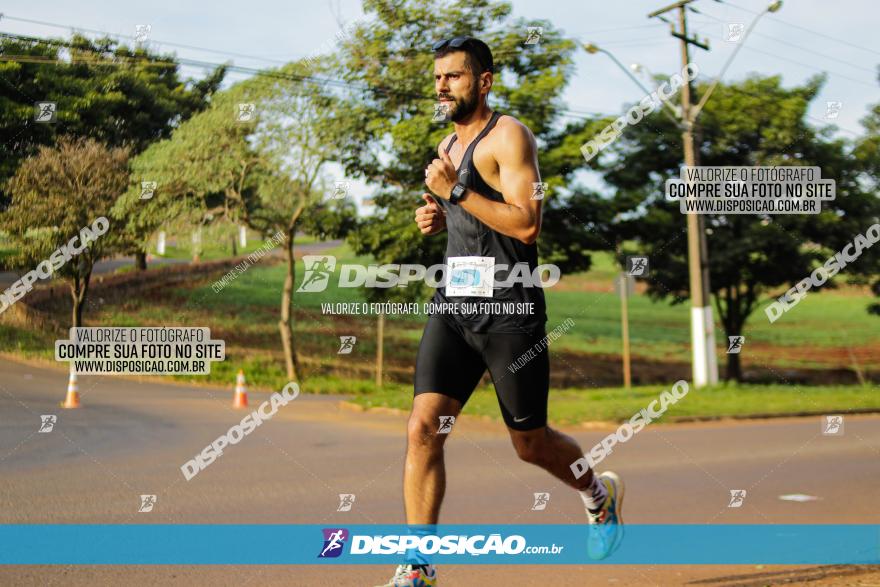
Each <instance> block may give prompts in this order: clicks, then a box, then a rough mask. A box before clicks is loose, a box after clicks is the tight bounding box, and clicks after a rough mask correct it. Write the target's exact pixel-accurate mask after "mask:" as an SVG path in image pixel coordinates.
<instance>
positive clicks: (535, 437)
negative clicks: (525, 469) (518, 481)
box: [513, 430, 547, 465]
mask: <svg viewBox="0 0 880 587" xmlns="http://www.w3.org/2000/svg"><path fill="white" fill-rule="evenodd" d="M513 447H514V448H515V449H516V454H517V456H518V457H519V458H520V459H522V460H523V461H525V462H527V463H531V464H533V465H542V464H543V463H544V462H546V460H547V442H546V438H545V434H544V432H543V430H542V432H540V433H535V434H516V435H514V436H513Z"/></svg>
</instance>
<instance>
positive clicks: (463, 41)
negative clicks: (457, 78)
mask: <svg viewBox="0 0 880 587" xmlns="http://www.w3.org/2000/svg"><path fill="white" fill-rule="evenodd" d="M434 46H435V47H439V48H437V49H434V59H439V58H440V57H445V56H446V55H449V54H450V53H455V52H456V51H463V52H464V53H466V54H467V62H468V66H469V67H470V68H471V71H472V72H474V73H475V74H476V75H480V74H481V73H483V72H484V71H489V72H492V73H494V72H495V63H494V61H493V60H492V51H491V50H490V49H489V46H488V45H487V44H486V43H484V42H483V41H481V40H480V39H476V38H474V37H455V38H454V39H448V40H446V41H439V42H437V43H434Z"/></svg>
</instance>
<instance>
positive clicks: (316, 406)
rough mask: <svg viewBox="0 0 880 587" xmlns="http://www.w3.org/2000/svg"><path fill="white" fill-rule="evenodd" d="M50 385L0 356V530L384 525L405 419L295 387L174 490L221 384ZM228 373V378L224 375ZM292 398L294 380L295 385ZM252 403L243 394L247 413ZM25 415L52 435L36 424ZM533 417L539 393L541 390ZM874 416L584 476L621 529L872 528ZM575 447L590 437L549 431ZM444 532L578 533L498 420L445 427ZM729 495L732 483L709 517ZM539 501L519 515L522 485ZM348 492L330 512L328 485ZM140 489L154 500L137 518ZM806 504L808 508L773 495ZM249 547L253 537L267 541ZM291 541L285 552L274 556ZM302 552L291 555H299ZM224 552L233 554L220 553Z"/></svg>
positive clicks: (708, 577)
mask: <svg viewBox="0 0 880 587" xmlns="http://www.w3.org/2000/svg"><path fill="white" fill-rule="evenodd" d="M66 381H67V376H66V372H65V371H64V370H62V369H47V368H45V367H42V366H34V365H29V364H24V363H18V362H12V361H8V360H0V523H109V524H126V523H181V524H183V523H200V524H204V523H255V524H262V523H266V524H268V523H272V524H306V523H307V524H319V523H320V524H324V523H326V524H334V525H335V524H358V523H399V522H401V521H403V511H402V505H401V469H402V463H403V452H404V442H405V439H404V430H405V416H404V415H401V414H395V413H375V412H369V413H364V412H359V411H355V410H351V409H347V408H344V407H341V406H340V403H339V399H340V398H337V397H327V396H323V397H322V396H309V395H306V394H301V395H300V397H299V398H298V399H296V400H295V401H294V402H293V403H291V404H289V405H288V406H286V407H284V408H281V409H280V411H279V412H278V414H277V415H276V416H275V417H274V418H273V419H272V420H271V421H269V422H266V423H265V424H264V425H262V426H261V427H259V428H258V429H257V430H256V431H254V432H253V433H252V434H251V435H250V436H248V437H246V438H245V439H244V440H242V441H241V442H240V443H239V444H238V445H236V446H234V447H232V448H230V449H228V450H227V451H226V452H225V453H224V455H223V456H222V457H221V458H219V459H218V460H217V461H216V462H215V463H213V464H212V465H211V466H210V467H208V468H207V469H206V470H204V471H202V472H201V473H200V474H199V475H198V476H197V477H195V478H194V479H193V480H191V481H189V482H187V481H185V480H184V478H183V476H182V475H181V472H180V466H181V464H183V463H184V462H185V461H187V460H188V459H190V458H192V456H193V455H194V454H196V453H197V452H198V451H199V450H201V448H202V447H204V446H205V445H206V444H208V443H209V442H211V441H212V440H213V439H215V438H217V437H218V436H219V435H220V434H223V433H224V432H225V431H226V430H227V429H228V428H229V426H231V425H232V424H233V423H236V422H238V421H239V420H240V419H241V417H242V416H243V413H242V412H241V411H236V410H233V409H232V408H231V402H232V388H231V385H230V388H228V389H219V388H215V387H189V386H180V385H172V384H167V383H165V382H163V381H162V380H159V379H153V380H132V379H121V378H111V377H95V376H91V377H89V376H81V377H80V393H81V401H82V404H83V408H81V409H79V410H62V409H60V408H59V407H58V402H59V401H61V400H62V399H63V398H64V395H65V390H66ZM231 383H232V382H230V384H231ZM304 388H305V389H306V390H307V389H308V384H307V383H306V384H305V385H304ZM265 397H266V395H264V394H261V393H254V392H252V393H251V404H253V405H255V404H257V403H258V402H260V401H262V399H263V398H265ZM41 414H57V415H58V422H57V423H56V425H55V429H54V430H53V431H52V432H51V433H48V434H40V433H37V430H38V428H39V425H40V415H41ZM551 417H552V396H551ZM878 424H880V416H847V417H846V420H845V428H844V434H843V435H842V436H823V435H822V434H821V433H820V422H819V419H818V418H808V419H777V420H767V421H754V422H736V423H732V422H723V423H712V424H706V423H702V424H685V425H674V426H667V425H655V426H649V427H648V428H646V429H645V430H644V431H642V432H641V433H640V434H639V435H637V436H636V437H635V438H633V439H632V440H631V441H630V442H628V443H627V444H626V445H623V446H620V447H619V448H618V449H617V450H615V452H614V453H613V454H612V455H611V456H610V457H609V458H608V459H607V460H606V461H605V462H604V463H603V464H602V466H601V467H600V469H604V468H610V469H614V470H615V471H617V472H618V473H619V474H620V475H621V476H622V477H623V478H624V480H625V481H626V483H627V498H626V508H625V519H626V521H627V522H629V523H645V524H649V523H685V524H706V523H760V524H779V523H875V524H876V523H880V510H878V507H877V500H878V496H880V425H878ZM567 431H568V432H570V433H572V434H573V435H574V436H575V437H576V438H577V439H578V440H579V442H581V444H582V446H584V447H589V446H592V445H593V444H595V443H596V442H597V441H598V440H599V439H600V438H601V437H602V436H604V435H605V434H607V430H603V429H599V428H596V429H590V428H574V429H568V430H567ZM446 462H447V465H448V488H447V496H446V501H445V504H444V509H443V512H442V516H441V521H443V522H445V523H520V522H521V523H529V524H534V523H548V524H554V523H563V524H564V523H574V522H576V523H583V521H584V520H583V517H582V516H583V513H582V511H583V510H582V505H581V503H580V500H579V498H578V497H577V495H576V494H575V493H574V492H573V491H571V490H569V489H567V488H565V487H564V486H562V485H560V484H559V483H557V482H555V481H554V480H553V479H552V478H551V477H549V476H548V475H547V474H546V473H544V472H543V471H541V470H540V469H537V468H535V467H532V466H530V465H527V464H524V463H521V462H519V461H518V460H517V458H516V455H515V454H514V452H513V449H512V447H511V446H510V442H509V440H508V438H507V436H506V433H505V431H504V429H503V426H500V425H498V424H495V423H491V422H486V421H484V420H481V419H476V418H468V417H467V416H464V417H462V418H460V419H459V420H458V421H457V422H456V424H455V430H454V432H453V434H452V436H451V438H450V440H449V442H448V443H447V453H446ZM731 489H746V490H747V497H746V499H745V501H744V503H743V506H742V507H740V508H728V507H727V505H728V502H729V495H730V490H731ZM537 491H549V492H550V494H551V499H550V505H549V506H548V508H547V509H546V510H544V511H531V509H530V508H531V505H532V503H533V501H532V494H533V493H534V492H537ZM340 493H354V494H356V496H357V498H356V502H355V505H354V507H353V509H352V511H350V512H337V511H336V508H337V505H338V494H340ZM141 494H156V495H157V504H156V506H155V508H154V509H153V511H152V512H150V513H138V512H137V509H138V506H139V503H140V499H139V496H140V495H141ZM784 494H806V495H810V496H815V497H817V498H818V499H817V500H815V501H809V502H792V501H782V500H780V499H779V496H780V495H784ZM267 546H268V545H267ZM288 546H291V545H288ZM313 546H314V545H311V544H310V545H307V546H306V548H313ZM229 548H230V549H234V548H235V545H230V546H229ZM392 571H393V568H391V567H384V566H383V567H376V566H334V567H332V568H329V569H328V568H327V567H325V566H322V567H318V566H314V567H313V566H174V567H171V566H149V567H145V566H91V567H73V566H12V567H5V568H0V584H2V585H62V584H63V585H118V584H123V583H125V584H129V585H187V586H192V585H237V586H240V585H309V586H317V585H328V586H330V585H332V586H349V585H351V586H361V587H363V586H372V585H376V584H379V583H381V582H384V580H386V579H387V578H388V577H389V576H390V574H391V572H392ZM440 571H441V580H442V583H441V584H442V585H443V586H444V587H446V586H471V585H511V586H519V585H523V586H526V585H528V586H531V585H534V586H543V585H550V584H552V585H571V586H574V585H578V586H580V585H606V584H607V585H614V586H618V585H682V584H697V585H708V586H729V585H756V586H757V585H777V584H786V585H795V584H810V585H880V568H877V567H874V568H871V567H827V566H826V567H781V566H770V565H767V566H755V565H751V566H646V565H638V566H636V565H633V566H595V567H592V566H565V567H559V566H528V567H526V566H520V565H517V566H508V567H505V566H482V565H446V566H443V567H441V569H440Z"/></svg>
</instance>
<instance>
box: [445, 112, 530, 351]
mask: <svg viewBox="0 0 880 587" xmlns="http://www.w3.org/2000/svg"><path fill="white" fill-rule="evenodd" d="M500 117H501V114H500V113H498V112H493V113H492V118H490V119H489V122H488V124H486V127H485V128H484V129H483V130H482V131H480V134H478V135H477V137H476V138H475V139H474V140H473V141H472V142H471V144H470V145H468V148H467V151H465V154H464V157H463V158H462V160H461V164H460V165H459V167H458V170H457V171H458V180H459V181H460V182H461V183H463V184H464V185H466V186H467V187H468V188H469V189H471V190H473V191H474V192H477V193H478V194H480V195H481V196H483V197H486V198H489V199H490V200H495V201H497V202H503V201H504V197H503V196H502V195H501V193H500V192H498V191H496V190H494V189H492V188H491V187H490V186H489V184H487V183H486V182H485V181H484V180H483V178H482V177H480V174H479V173H478V172H477V168H476V165H474V160H473V157H474V148H475V147H476V146H477V143H479V142H480V141H481V140H482V139H483V137H485V136H486V135H487V134H489V131H491V130H492V128H493V127H494V126H495V124H496V123H497V122H498V119H499V118H500ZM457 138H458V137H457V136H456V135H452V139H451V140H450V141H449V144H448V145H446V152H447V153H449V149H450V148H452V144H453V143H454V142H455V141H456V139H457ZM468 197H473V196H468ZM436 200H437V201H438V203H439V204H440V206H442V207H443V211H444V212H445V213H446V230H447V232H448V233H449V240H448V242H447V244H446V255H445V256H444V257H443V263H444V264H447V265H448V259H449V257H494V258H495V264H496V265H507V268H506V269H504V270H501V269H499V270H498V271H497V272H496V273H495V284H496V285H495V287H494V289H493V295H492V297H491V298H489V297H470V296H467V297H465V296H450V297H447V296H446V295H445V287H443V286H440V287H437V288H436V291H435V292H434V298H433V301H434V302H435V303H459V304H462V303H468V304H480V303H492V302H500V303H501V304H502V305H504V304H507V305H506V307H507V308H510V307H511V304H509V303H510V302H513V306H512V307H514V308H522V306H516V304H523V303H532V304H533V306H532V308H533V313H532V314H528V313H525V312H523V311H520V312H513V313H505V312H502V313H499V314H479V313H471V314H462V313H458V312H456V313H453V314H445V313H444V314H441V316H443V317H444V318H446V319H447V320H452V321H454V322H455V323H457V324H459V325H461V326H463V327H465V328H468V329H469V330H472V331H474V332H497V333H510V334H523V333H534V332H538V331H539V330H543V329H544V323H545V322H546V321H547V313H546V305H545V302H544V290H543V289H542V288H541V287H540V283H539V284H538V287H524V286H523V284H522V283H521V281H522V279H516V281H517V283H513V284H512V285H511V286H510V287H503V286H499V285H497V284H498V282H499V281H502V282H503V281H507V280H508V279H509V277H510V274H511V273H513V275H514V277H515V278H516V276H520V275H525V274H526V273H527V274H528V276H531V275H532V274H533V272H534V270H535V268H536V267H537V266H538V246H537V245H536V244H535V243H532V244H530V245H527V244H525V243H523V242H522V241H520V240H517V239H515V238H513V237H510V236H507V235H504V234H501V233H500V232H497V231H495V230H492V229H491V228H489V227H488V226H486V225H485V224H483V222H481V221H480V220H478V219H477V218H476V217H474V216H473V215H471V214H470V213H469V212H467V211H466V210H465V209H464V208H462V207H461V205H454V204H450V203H449V202H448V201H447V200H444V199H443V198H436ZM517 263H527V264H528V269H527V270H525V269H526V268H525V267H520V268H519V270H515V265H516V264H517ZM526 278H527V279H528V278H529V277H526ZM446 279H447V282H448V281H449V280H450V275H448V274H447V276H446ZM477 307H479V306H477Z"/></svg>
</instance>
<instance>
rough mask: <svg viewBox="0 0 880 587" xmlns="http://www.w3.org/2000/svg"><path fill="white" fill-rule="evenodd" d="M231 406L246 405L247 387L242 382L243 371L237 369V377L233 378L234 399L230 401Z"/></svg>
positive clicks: (241, 406)
mask: <svg viewBox="0 0 880 587" xmlns="http://www.w3.org/2000/svg"><path fill="white" fill-rule="evenodd" d="M232 407H233V408H246V407H247V387H245V384H244V371H243V370H241V369H239V370H238V377H236V378H235V399H234V400H233V402H232Z"/></svg>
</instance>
